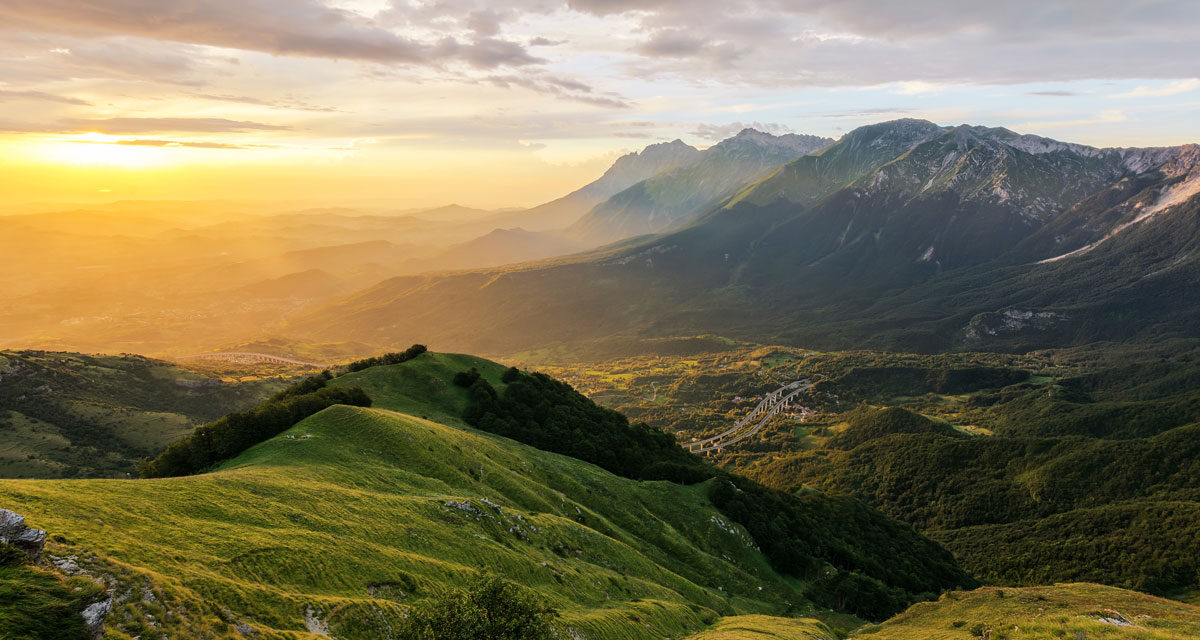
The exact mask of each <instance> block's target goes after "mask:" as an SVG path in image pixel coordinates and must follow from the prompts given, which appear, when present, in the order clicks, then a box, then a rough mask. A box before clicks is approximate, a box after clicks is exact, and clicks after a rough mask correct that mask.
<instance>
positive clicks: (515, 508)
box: [0, 354, 813, 639]
mask: <svg viewBox="0 0 1200 640" xmlns="http://www.w3.org/2000/svg"><path fill="white" fill-rule="evenodd" d="M466 366H477V367H479V369H480V370H481V371H482V372H483V373H484V375H485V376H487V377H488V378H489V379H492V381H493V382H494V383H496V384H499V381H498V376H499V374H500V372H501V371H502V369H501V368H500V367H499V365H495V364H494V363H488V362H486V361H481V360H476V359H474V358H470V357H467V356H453V355H440V354H428V355H426V356H422V357H421V358H420V359H418V360H416V361H413V362H410V363H406V364H404V365H396V366H392V367H376V368H372V369H368V370H366V371H362V372H358V373H353V374H348V375H345V376H342V377H340V378H338V379H336V381H335V383H336V384H346V385H361V386H362V387H364V388H365V389H367V390H368V392H369V393H371V394H372V395H373V396H375V397H376V398H380V401H379V402H378V403H377V405H376V407H375V408H371V409H360V408H351V407H344V406H335V407H332V408H330V409H327V410H325V411H322V412H321V413H319V414H317V415H314V416H312V417H311V418H309V419H307V420H304V421H302V422H301V423H299V424H297V425H296V426H295V427H293V428H292V429H290V430H289V431H287V432H285V433H284V434H281V435H280V436H277V437H275V438H272V439H270V440H268V441H266V442H263V443H261V444H259V445H257V446H255V447H253V448H251V449H249V450H247V451H246V452H244V453H243V454H242V455H240V456H238V457H237V458H235V459H233V460H231V461H229V462H227V463H226V464H224V465H222V466H221V468H220V469H218V470H216V471H215V472H213V473H208V474H204V475H199V476H191V477H183V478H172V479H162V480H132V481H125V480H0V505H3V506H5V507H7V508H10V509H13V510H15V511H17V512H18V513H22V514H24V515H26V516H27V517H28V519H29V522H30V524H31V525H33V526H38V527H42V528H45V529H47V530H49V531H50V533H51V535H52V536H58V537H57V538H56V539H55V540H56V541H53V542H51V543H50V544H49V546H48V552H49V553H50V554H52V555H54V556H57V557H60V558H62V557H68V556H70V555H74V556H76V557H78V558H85V559H87V565H88V566H90V567H92V569H90V571H91V572H92V573H93V575H97V574H100V575H113V576H117V577H119V578H120V579H119V582H120V584H121V585H122V586H121V587H120V588H119V589H118V591H122V590H128V591H130V592H131V593H133V594H135V596H136V593H137V592H138V591H139V590H141V591H143V592H148V593H151V594H153V597H151V598H149V599H147V598H145V597H143V598H137V597H129V598H127V599H126V600H124V601H122V602H121V603H119V605H120V606H119V607H118V610H117V612H116V613H114V615H113V616H110V629H111V631H110V635H111V636H112V637H115V638H125V637H134V636H137V635H140V634H142V633H143V632H146V631H148V630H150V629H155V630H157V631H159V632H164V633H166V634H167V635H168V637H172V638H175V637H180V638H183V637H197V636H198V635H208V636H211V637H224V636H228V637H238V636H239V635H240V633H239V632H236V630H235V629H236V625H243V626H244V627H246V628H249V629H253V630H255V631H257V632H258V633H260V634H262V636H263V637H268V638H270V637H280V638H282V637H290V638H305V637H310V636H309V634H308V631H309V630H320V629H324V628H326V627H327V628H328V630H329V632H330V633H332V634H333V635H334V636H336V637H338V638H344V639H354V638H364V639H365V638H378V637H386V636H387V633H388V632H389V629H390V628H391V627H392V626H393V625H394V624H395V623H396V622H397V620H398V619H399V616H400V613H401V610H402V609H401V606H400V605H401V604H402V603H407V602H412V601H414V600H415V599H419V598H423V597H426V596H429V595H432V594H434V593H437V592H438V591H439V590H441V589H444V588H446V587H447V586H453V585H457V584H461V583H463V582H465V581H466V580H467V579H468V578H469V577H470V576H471V575H472V574H474V573H475V572H476V571H479V570H486V571H492V572H495V573H497V574H500V575H503V576H506V577H508V578H510V579H512V580H514V581H516V582H519V583H521V584H523V585H526V586H528V587H531V588H533V589H535V590H537V591H538V592H540V593H541V594H542V595H544V596H545V597H547V598H548V599H549V600H550V602H551V603H552V605H553V606H555V607H557V608H558V609H559V610H560V611H561V613H562V616H563V617H562V621H563V623H564V625H565V626H566V627H569V628H570V629H573V630H575V631H576V632H577V633H580V634H582V637H584V638H588V639H598V638H614V639H625V638H630V639H632V638H647V639H649V638H668V637H675V638H678V637H682V636H686V635H689V634H691V633H695V632H698V631H701V630H703V629H705V628H706V627H708V626H709V625H711V624H712V623H713V622H714V621H715V620H716V619H718V618H719V617H720V616H730V615H737V614H746V613H758V614H772V615H781V614H785V613H786V614H788V615H796V614H804V613H809V614H811V613H813V612H812V611H811V610H810V608H809V606H808V604H807V603H806V602H805V601H804V599H803V598H802V597H801V596H800V593H799V590H798V587H799V586H800V585H797V584H794V583H792V582H790V581H788V580H785V579H783V578H781V577H780V576H778V575H777V574H775V573H774V572H773V571H772V570H771V569H770V568H769V566H768V565H767V563H766V561H765V559H764V558H763V556H762V555H761V553H759V552H758V551H757V550H756V548H755V547H754V544H753V542H752V540H751V539H750V538H749V536H748V535H747V534H746V533H745V532H744V531H743V530H741V529H740V527H737V526H735V525H732V524H730V523H728V522H726V521H725V520H724V519H723V518H722V517H721V515H720V514H719V513H718V512H717V511H716V510H715V509H714V508H713V507H712V506H711V505H710V504H709V503H708V501H707V498H706V497H705V493H704V489H703V487H702V486H693V487H686V486H681V485H676V484H671V483H666V482H635V481H632V480H627V479H623V478H619V477H616V476H613V475H611V474H609V473H607V472H605V471H602V470H600V469H599V468H597V467H594V466H592V465H589V464H586V463H583V462H580V461H578V460H575V459H572V458H567V457H563V456H558V455H554V454H550V453H545V452H542V451H538V450H536V449H532V448H530V447H526V446H523V445H520V444H517V443H514V442H512V441H509V440H506V439H503V438H499V437H495V436H490V435H486V434H481V433H478V432H472V431H471V430H468V429H465V428H464V426H463V425H462V424H461V423H460V422H459V421H458V419H457V418H455V417H454V416H456V415H457V414H458V412H459V411H460V410H461V406H462V402H463V401H465V391H464V390H462V389H460V388H458V387H454V386H452V385H450V384H449V383H448V382H447V378H448V375H447V374H452V372H454V371H458V370H461V369H463V368H465V367H466ZM399 410H402V411H405V412H407V413H401V412H399ZM421 416H427V418H428V419H426V418H422V417H421ZM305 436H308V437H305ZM293 438H295V439H293ZM81 562H82V560H81ZM115 579H116V578H114V580H115ZM151 601H152V602H153V603H154V604H153V606H151V605H150V604H146V603H147V602H151ZM147 616H152V617H150V618H147ZM149 622H154V624H155V625H156V626H148V625H149ZM121 634H124V635H121ZM142 637H146V636H144V635H143V636H142ZM703 637H705V638H711V637H723V636H703ZM729 637H739V636H729ZM776 637H803V636H785V635H778V636H776Z"/></svg>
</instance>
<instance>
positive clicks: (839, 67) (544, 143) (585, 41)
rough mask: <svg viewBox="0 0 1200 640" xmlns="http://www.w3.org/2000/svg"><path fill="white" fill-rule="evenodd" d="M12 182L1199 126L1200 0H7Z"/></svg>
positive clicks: (541, 195)
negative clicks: (909, 130)
mask: <svg viewBox="0 0 1200 640" xmlns="http://www.w3.org/2000/svg"><path fill="white" fill-rule="evenodd" d="M0 45H2V46H0V202H3V203H8V204H12V203H27V202H85V201H97V200H118V199H258V200H287V201H305V202H312V203H322V204H355V203H363V204H371V205H373V206H402V207H413V206H427V205H428V206H433V205H440V204H446V203H450V202H456V203H460V204H464V205H468V206H477V207H485V208H498V207H511V206H531V205H535V204H538V203H540V202H544V201H546V200H549V199H552V198H554V197H557V196H560V195H562V194H564V193H567V192H569V191H571V190H573V189H574V188H577V187H579V186H581V185H582V184H584V183H586V182H588V181H589V180H592V179H594V178H596V177H597V176H599V175H600V174H601V173H602V172H603V171H604V169H605V168H606V167H607V166H608V165H609V164H610V163H611V162H612V161H613V160H614V159H615V158H616V157H617V156H619V155H620V154H621V153H625V152H628V151H632V150H637V149H640V148H642V147H644V146H646V145H648V144H652V143H654V142H660V141H665V140H673V139H676V138H680V139H683V140H684V141H685V142H688V143H689V144H693V145H696V146H700V147H703V146H707V145H711V144H713V143H714V142H716V141H718V140H720V139H721V138H723V137H727V136H729V135H733V134H734V133H736V132H737V131H738V130H740V129H741V128H743V127H754V128H758V129H761V130H764V131H768V132H772V133H783V132H796V133H807V134H815V135H822V136H829V137H833V138H836V137H838V136H840V135H842V134H843V133H845V132H847V131H849V130H851V129H853V128H854V127H857V126H860V125H863V124H868V123H872V122H879V121H883V120H891V119H895V118H901V117H916V118H925V119H929V120H933V121H935V122H938V123H940V124H947V125H952V124H960V123H970V124H981V125H988V126H1003V127H1008V128H1010V129H1013V130H1015V131H1018V132H1021V133H1033V134H1038V135H1044V136H1048V137H1052V138H1056V139H1060V140H1067V141H1071V142H1080V143H1085V144H1091V145H1095V146H1161V145H1173V144H1182V143H1188V142H1200V2H1195V1H1194V0H1142V1H1138V0H1122V1H1116V0H1059V1H1053V2H1047V1H1046V0H1008V1H1007V2H1002V3H1001V2H995V1H990V0H989V1H987V2H977V1H971V0H910V1H906V2H892V1H884V0H749V1H746V2H733V1H731V0H636V1H635V0H508V1H506V2H485V1H482V0H429V1H415V0H92V1H83V0H0Z"/></svg>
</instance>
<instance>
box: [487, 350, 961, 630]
mask: <svg viewBox="0 0 1200 640" xmlns="http://www.w3.org/2000/svg"><path fill="white" fill-rule="evenodd" d="M503 379H504V381H505V382H506V383H507V386H506V388H505V390H504V392H503V393H502V394H501V393H498V392H497V391H496V389H495V388H494V387H492V385H491V384H489V383H488V382H487V381H486V380H484V379H475V380H474V382H472V384H471V386H470V389H469V394H468V395H469V401H468V404H467V408H466V411H465V413H464V416H463V417H464V419H465V420H466V422H467V423H468V424H471V425H473V426H476V427H478V428H480V429H484V430H486V431H491V432H493V433H498V434H500V435H504V436H507V437H510V438H513V439H515V440H519V441H521V442H524V443H526V444H530V445H532V446H535V447H538V448H540V449H545V450H548V451H554V452H556V453H562V454H566V455H569V456H572V457H575V458H579V459H581V460H585V461H587V462H591V463H593V464H596V465H599V466H601V467H603V468H605V469H607V470H609V471H611V472H613V473H615V474H617V475H622V476H625V477H628V478H634V479H643V480H670V481H673V482H680V483H688V484H691V483H696V482H702V481H706V480H713V482H712V483H711V484H710V485H709V487H708V491H709V498H710V500H711V501H712V503H713V504H714V505H715V506H716V507H717V508H718V509H719V510H720V511H721V513H723V514H725V515H726V516H727V517H729V518H730V519H732V520H733V521H735V522H737V523H739V524H741V525H742V526H744V527H745V528H746V530H747V531H748V532H749V533H750V534H751V536H753V537H754V540H755V542H756V543H757V544H758V546H759V548H761V549H762V550H763V552H764V554H765V555H766V556H767V558H768V559H769V560H770V562H771V565H772V566H773V567H775V569H776V570H777V571H779V572H780V573H784V574H788V575H792V576H796V577H798V578H801V579H804V580H806V581H808V582H809V583H810V584H811V585H812V590H811V592H810V594H809V595H810V597H811V598H812V599H814V601H816V602H819V603H821V604H823V605H825V606H830V607H837V608H839V609H840V610H842V611H848V612H851V613H854V614H855V615H859V616H862V617H865V618H870V619H882V618H886V617H887V616H889V615H891V614H893V613H895V612H897V611H899V610H901V609H903V608H904V607H906V606H907V605H908V604H910V603H911V602H913V601H915V600H918V599H923V598H927V597H930V596H931V595H932V594H936V593H939V592H941V591H944V590H946V589H948V588H953V587H966V586H971V585H973V583H974V582H973V580H972V579H971V578H970V577H969V576H968V575H967V574H965V573H964V572H963V571H962V570H961V569H959V568H958V566H957V565H956V564H955V561H954V558H953V557H952V556H950V554H949V553H947V552H946V551H945V550H944V549H942V548H940V547H938V546H937V545H936V544H934V543H933V542H931V541H930V540H928V539H926V538H923V537H922V536H920V535H919V534H917V533H916V532H915V531H913V530H912V529H911V528H909V527H907V526H905V525H903V524H900V523H898V522H896V521H894V520H891V519H889V518H887V517H885V516H883V515H882V514H880V513H879V512H878V511H875V510H874V509H871V508H869V507H867V506H865V505H863V504H862V503H860V502H858V501H856V500H854V499H851V498H833V497H829V496H825V495H822V494H815V493H813V494H805V495H799V496H796V495H791V494H788V493H783V492H780V491H776V490H773V489H769V488H767V487H765V486H763V485H760V484H758V483H757V482H754V481H752V480H749V479H747V478H743V477H740V476H735V475H731V474H729V473H727V472H724V471H721V470H719V469H716V468H713V467H711V466H709V465H706V464H705V463H704V462H703V461H702V460H700V458H698V457H696V456H694V455H692V454H690V453H688V452H686V451H684V450H683V449H682V448H680V447H679V446H678V445H677V444H676V443H675V441H674V439H673V438H672V437H671V436H670V435H668V434H666V433H663V432H661V431H658V430H656V429H653V428H651V427H649V426H646V425H645V424H630V423H629V421H628V419H627V418H626V417H625V416H623V415H621V414H619V413H617V412H615V411H612V410H609V409H605V408H603V407H600V406H597V405H596V404H594V403H593V402H592V401H591V400H589V399H588V398H586V397H584V396H583V395H580V394H579V393H577V392H575V390H574V389H572V388H571V387H570V386H569V385H567V384H564V383H562V382H559V381H557V380H554V379H552V378H550V377H548V376H545V375H543V374H540V373H533V374H526V373H522V372H520V371H517V370H515V369H510V370H509V371H507V372H505V374H504V378H503ZM465 380H466V376H464V381H465ZM851 590H860V591H862V592H863V594H864V595H862V597H855V598H850V597H846V596H847V594H848V593H849V592H850V591H851Z"/></svg>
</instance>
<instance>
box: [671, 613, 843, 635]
mask: <svg viewBox="0 0 1200 640" xmlns="http://www.w3.org/2000/svg"><path fill="white" fill-rule="evenodd" d="M834 637H835V636H834V635H833V633H831V632H830V631H829V629H828V627H826V626H825V625H823V624H821V623H820V622H817V621H816V620H806V619H796V618H776V617H772V616H763V615H745V616H734V617H732V618H724V619H722V620H721V621H720V622H718V623H717V624H716V626H714V627H713V628H712V629H709V630H707V631H702V632H700V633H698V634H696V635H694V636H689V637H688V638H687V640H833V638H834Z"/></svg>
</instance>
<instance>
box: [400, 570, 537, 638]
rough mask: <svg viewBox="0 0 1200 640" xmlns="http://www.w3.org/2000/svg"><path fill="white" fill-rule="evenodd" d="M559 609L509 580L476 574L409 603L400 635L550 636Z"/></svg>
mask: <svg viewBox="0 0 1200 640" xmlns="http://www.w3.org/2000/svg"><path fill="white" fill-rule="evenodd" d="M557 617H558V612H557V611H555V610H554V609H552V608H551V607H550V606H549V604H548V603H547V602H546V601H545V600H543V599H542V598H541V597H540V596H538V595H537V594H535V593H533V592H532V591H529V590H528V589H524V588H522V587H520V586H518V585H516V584H514V583H512V582H509V581H508V580H505V579H503V578H499V577H496V576H489V575H481V576H479V577H477V578H475V579H474V580H473V581H472V582H471V584H470V585H469V586H468V587H467V589H466V591H453V592H450V593H447V594H445V595H443V596H441V597H438V598H434V599H431V600H427V601H425V602H423V603H421V604H420V605H418V606H416V607H415V608H413V610H412V611H411V612H410V613H409V616H408V619H407V621H406V622H405V629H404V633H402V634H401V637H402V638H406V639H411V640H552V639H553V638H554V637H555V633H554V627H553V621H554V619H555V618H557Z"/></svg>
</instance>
